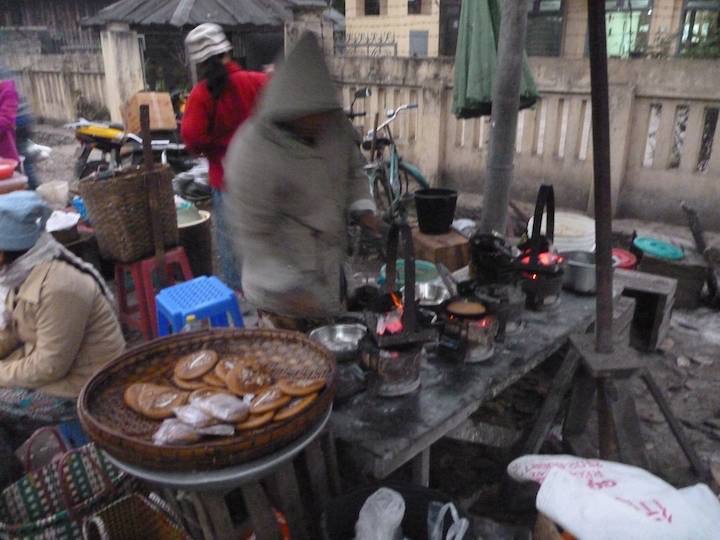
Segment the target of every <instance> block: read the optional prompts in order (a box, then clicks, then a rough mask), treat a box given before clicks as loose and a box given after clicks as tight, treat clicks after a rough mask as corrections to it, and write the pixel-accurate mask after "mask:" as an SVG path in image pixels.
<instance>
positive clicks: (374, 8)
mask: <svg viewBox="0 0 720 540" xmlns="http://www.w3.org/2000/svg"><path fill="white" fill-rule="evenodd" d="M365 15H380V0H365Z"/></svg>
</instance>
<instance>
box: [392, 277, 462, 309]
mask: <svg viewBox="0 0 720 540" xmlns="http://www.w3.org/2000/svg"><path fill="white" fill-rule="evenodd" d="M402 292H403V294H405V288H404V287H403V290H402ZM449 299H450V292H449V291H448V290H447V289H446V288H445V287H444V286H442V285H436V284H435V283H418V284H417V285H415V300H417V302H418V304H419V305H420V306H421V307H428V308H435V307H440V306H442V305H443V304H444V303H445V302H446V301H447V300H449Z"/></svg>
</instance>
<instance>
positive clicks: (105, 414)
mask: <svg viewBox="0 0 720 540" xmlns="http://www.w3.org/2000/svg"><path fill="white" fill-rule="evenodd" d="M200 349H212V350H214V351H216V352H217V353H218V354H220V355H221V356H222V355H224V354H238V355H248V356H253V357H255V358H256V359H257V360H258V361H259V362H260V363H262V364H263V365H264V366H265V367H266V368H267V369H268V370H269V371H270V372H271V373H272V374H273V376H274V377H275V378H276V379H278V378H280V377H286V378H298V379H302V378H318V377H324V378H325V379H326V381H327V385H326V386H325V388H324V389H323V390H322V391H321V393H320V395H319V396H318V398H317V399H316V400H315V401H314V402H313V403H312V405H311V406H310V407H308V408H307V409H305V410H304V411H303V412H301V413H300V414H298V415H296V416H294V417H292V418H289V419H288V420H286V421H283V422H273V423H270V424H267V425H265V426H264V427H262V428H259V429H256V430H252V431H245V432H238V434H236V435H235V436H234V437H225V438H205V439H203V440H202V441H200V442H198V443H196V444H192V445H185V446H171V445H165V446H157V445H154V444H153V442H152V435H153V433H154V432H155V430H156V429H157V428H158V426H159V425H160V422H158V421H153V420H149V419H147V418H145V417H143V416H141V415H139V414H137V413H135V412H133V411H132V410H130V409H129V408H128V407H127V406H125V404H124V402H123V392H124V391H125V388H126V387H127V386H128V385H129V384H131V383H134V382H138V381H143V382H147V381H152V382H159V383H165V384H171V383H170V378H171V376H172V371H173V367H174V365H175V361H176V360H177V358H179V357H180V356H182V355H185V354H187V353H190V352H193V351H197V350H200ZM291 358H303V359H305V362H303V364H307V365H304V366H302V367H296V368H290V367H288V365H287V363H288V362H287V360H288V359H291ZM335 378H336V367H335V360H334V359H333V357H332V355H331V354H330V353H329V352H328V351H327V350H325V349H324V348H322V347H320V346H319V345H317V344H316V343H314V342H312V341H310V340H309V339H307V338H305V337H304V336H303V335H302V334H299V333H296V332H287V331H282V330H226V329H224V330H210V331H205V332H194V333H186V334H179V335H175V336H171V337H168V338H163V339H159V340H156V341H153V342H150V343H148V344H146V345H143V346H141V347H138V348H136V349H133V350H131V351H128V352H126V353H125V354H123V355H122V356H120V357H119V358H118V359H117V360H114V361H113V362H112V363H110V364H109V365H108V366H106V367H105V368H104V369H102V370H101V371H100V372H98V373H97V374H96V375H95V376H94V377H93V378H92V379H90V381H89V382H88V383H87V384H86V385H85V387H84V388H83V390H82V392H81V393H80V398H79V399H78V413H79V416H80V421H81V423H82V425H83V428H84V429H85V432H86V433H87V434H88V436H89V437H90V438H91V439H92V440H93V441H94V442H95V443H96V444H97V445H98V446H99V447H101V448H102V449H103V450H105V451H107V452H108V453H110V454H111V455H113V456H114V457H116V458H117V459H119V460H120V461H124V462H126V463H129V464H135V465H140V466H142V467H145V468H150V469H158V470H165V471H193V470H209V469H220V468H224V467H229V466H232V465H238V464H241V463H244V462H245V461H249V460H253V459H257V458H258V457H261V456H263V455H266V454H269V453H272V452H274V451H275V450H278V449H280V448H282V447H283V446H285V445H287V444H289V443H291V442H292V441H293V440H295V439H297V438H298V437H300V436H301V435H302V434H303V433H304V432H305V431H306V430H308V429H309V428H311V427H312V426H313V425H314V424H316V423H317V422H319V421H320V420H321V419H322V417H323V415H324V414H326V413H327V410H328V408H329V407H330V405H331V404H332V400H333V397H334V395H335Z"/></svg>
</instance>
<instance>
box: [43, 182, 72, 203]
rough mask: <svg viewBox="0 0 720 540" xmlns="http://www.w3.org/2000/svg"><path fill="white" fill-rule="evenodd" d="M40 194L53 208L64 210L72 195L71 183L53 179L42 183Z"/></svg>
mask: <svg viewBox="0 0 720 540" xmlns="http://www.w3.org/2000/svg"><path fill="white" fill-rule="evenodd" d="M37 192H38V194H39V195H40V196H41V197H42V198H43V199H44V200H45V202H46V203H47V204H48V206H50V208H52V209H53V210H62V209H64V208H66V207H67V205H68V201H69V196H70V185H69V184H68V183H67V182H65V181H63V180H52V181H50V182H45V183H43V184H40V185H39V186H38V188H37Z"/></svg>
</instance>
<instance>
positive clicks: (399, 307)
mask: <svg viewBox="0 0 720 540" xmlns="http://www.w3.org/2000/svg"><path fill="white" fill-rule="evenodd" d="M390 299H391V300H392V303H393V305H394V306H395V309H397V310H398V311H399V312H400V313H402V312H403V309H405V306H403V303H402V298H400V295H399V294H398V293H390Z"/></svg>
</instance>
